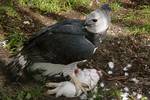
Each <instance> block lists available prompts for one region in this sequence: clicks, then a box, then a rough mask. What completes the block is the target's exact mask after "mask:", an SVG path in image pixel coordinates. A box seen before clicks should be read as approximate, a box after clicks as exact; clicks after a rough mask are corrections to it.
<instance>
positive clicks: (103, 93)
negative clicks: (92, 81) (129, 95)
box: [89, 87, 121, 100]
mask: <svg viewBox="0 0 150 100" xmlns="http://www.w3.org/2000/svg"><path fill="white" fill-rule="evenodd" d="M120 96H121V91H120V90H119V89H117V88H110V89H108V90H107V89H104V88H100V87H99V88H98V89H97V91H96V92H93V91H92V92H91V93H90V94H89V98H93V100H104V98H105V97H107V98H111V99H112V98H115V99H118V98H120Z"/></svg>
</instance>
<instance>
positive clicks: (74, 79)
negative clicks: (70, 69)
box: [69, 74, 86, 93]
mask: <svg viewBox="0 0 150 100" xmlns="http://www.w3.org/2000/svg"><path fill="white" fill-rule="evenodd" d="M69 76H70V77H71V79H72V81H73V82H74V84H75V87H76V90H77V93H78V92H79V90H81V91H82V92H84V93H86V90H85V89H84V87H83V86H82V83H81V82H80V81H79V80H78V79H77V78H76V77H75V76H74V75H73V74H69Z"/></svg>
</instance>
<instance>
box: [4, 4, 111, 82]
mask: <svg viewBox="0 0 150 100" xmlns="http://www.w3.org/2000/svg"><path fill="white" fill-rule="evenodd" d="M110 10H111V9H110V8H109V6H108V5H107V4H104V5H102V6H101V7H100V8H98V9H96V10H95V11H93V12H91V13H90V14H89V15H87V16H86V19H85V20H79V19H68V20H65V21H62V22H59V23H56V24H54V25H52V26H49V27H47V28H46V29H44V30H41V31H40V32H38V33H37V34H36V35H35V36H33V37H32V38H31V39H29V40H28V42H27V43H25V44H24V47H23V48H22V50H21V51H20V52H19V53H18V55H17V56H16V57H15V58H14V60H13V61H12V62H11V63H9V64H8V66H7V70H8V71H9V72H10V77H11V79H12V80H15V81H18V80H19V79H22V78H23V76H24V75H26V74H28V75H32V76H33V77H35V78H36V79H38V78H47V77H51V76H54V75H56V74H58V73H62V72H63V73H65V74H67V75H69V76H71V78H73V76H72V75H70V72H69V71H70V70H72V68H74V67H73V66H75V65H76V64H77V62H78V61H82V60H85V59H87V58H88V57H89V56H91V55H92V54H93V52H94V51H95V48H96V47H97V46H96V41H97V39H98V40H99V37H98V36H100V37H101V36H103V35H105V34H106V31H107V29H108V27H109V24H110ZM97 37H98V38H97ZM30 73H31V74H30ZM38 80H39V79H38Z"/></svg>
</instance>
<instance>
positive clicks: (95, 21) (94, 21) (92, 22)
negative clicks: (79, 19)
mask: <svg viewBox="0 0 150 100" xmlns="http://www.w3.org/2000/svg"><path fill="white" fill-rule="evenodd" d="M110 12H111V8H110V7H109V5H108V4H103V5H102V6H101V7H100V8H98V9H96V10H95V11H93V12H91V13H90V14H89V15H87V17H86V20H85V28H86V29H87V30H88V31H89V32H91V33H98V34H102V33H103V32H105V31H106V30H107V29H108V27H109V24H110Z"/></svg>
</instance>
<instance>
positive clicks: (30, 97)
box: [0, 87, 43, 100]
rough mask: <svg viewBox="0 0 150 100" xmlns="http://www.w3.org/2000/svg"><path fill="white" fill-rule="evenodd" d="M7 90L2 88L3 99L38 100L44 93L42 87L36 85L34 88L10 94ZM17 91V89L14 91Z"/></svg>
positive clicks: (0, 93) (1, 96)
mask: <svg viewBox="0 0 150 100" xmlns="http://www.w3.org/2000/svg"><path fill="white" fill-rule="evenodd" d="M7 92H8V91H6V90H4V91H3V90H2V91H1V90H0V99H1V100H38V98H39V97H41V96H42V95H43V93H42V87H34V88H32V89H23V90H17V91H16V93H13V95H12V94H10V93H9V94H8V93H7ZM14 92H15V91H14Z"/></svg>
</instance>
